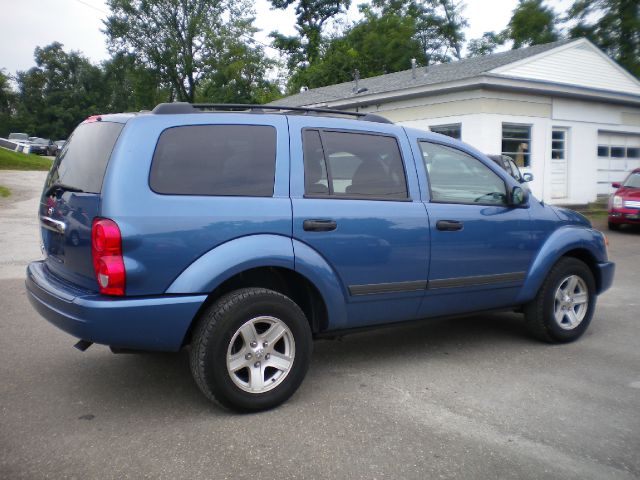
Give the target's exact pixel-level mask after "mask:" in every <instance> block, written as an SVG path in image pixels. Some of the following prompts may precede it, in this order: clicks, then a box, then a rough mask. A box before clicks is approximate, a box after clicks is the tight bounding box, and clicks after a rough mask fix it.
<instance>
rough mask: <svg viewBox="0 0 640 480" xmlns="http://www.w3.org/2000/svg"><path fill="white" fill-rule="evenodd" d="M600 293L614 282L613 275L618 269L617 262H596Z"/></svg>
mask: <svg viewBox="0 0 640 480" xmlns="http://www.w3.org/2000/svg"><path fill="white" fill-rule="evenodd" d="M596 269H597V275H596V276H597V288H598V292H597V293H598V295H599V294H601V293H602V292H604V291H605V290H608V289H609V288H610V287H611V285H612V284H613V275H614V273H615V271H616V264H615V263H613V262H602V263H596Z"/></svg>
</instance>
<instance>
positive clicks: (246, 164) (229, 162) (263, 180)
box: [149, 125, 276, 197]
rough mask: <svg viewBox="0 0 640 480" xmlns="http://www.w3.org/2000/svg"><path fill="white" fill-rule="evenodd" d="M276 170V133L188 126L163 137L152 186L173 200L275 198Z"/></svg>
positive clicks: (244, 127) (153, 167)
mask: <svg viewBox="0 0 640 480" xmlns="http://www.w3.org/2000/svg"><path fill="white" fill-rule="evenodd" d="M275 169H276V129H275V128H274V127H270V126H264V125H261V126H257V125H189V126H184V127H173V128H168V129H167V130H165V131H164V132H162V134H161V135H160V138H159V139H158V144H157V145H156V150H155V152H154V154H153V161H152V163H151V174H150V177H149V184H150V186H151V188H152V190H153V191H154V192H157V193H163V194H172V195H221V196H225V195H226V196H250V197H271V196H273V184H274V179H275Z"/></svg>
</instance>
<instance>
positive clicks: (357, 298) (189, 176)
mask: <svg viewBox="0 0 640 480" xmlns="http://www.w3.org/2000/svg"><path fill="white" fill-rule="evenodd" d="M39 216H40V222H41V227H42V228H41V233H42V243H43V250H44V252H45V256H46V258H45V260H43V261H37V262H33V263H31V264H30V265H29V267H28V269H27V279H26V287H27V291H28V297H29V299H30V301H31V303H32V304H33V306H34V307H35V309H36V310H37V311H38V312H39V313H40V314H41V315H42V316H43V317H45V318H46V319H47V320H49V321H50V322H51V323H53V324H54V325H56V326H58V327H59V328H61V329H62V330H64V331H66V332H68V333H69V334H71V335H73V336H75V337H77V338H78V339H80V341H79V342H78V343H77V344H76V346H77V347H78V348H79V349H81V350H84V349H86V348H88V347H89V346H90V345H91V344H92V343H94V342H95V343H100V344H104V345H108V346H110V347H111V349H112V350H113V351H114V352H123V351H140V350H143V351H178V350H180V349H181V348H183V347H188V349H189V355H190V364H191V371H192V373H193V376H194V378H195V381H196V383H197V384H198V386H199V388H200V389H201V390H202V392H203V393H204V394H205V395H206V396H207V397H208V398H210V399H212V400H213V399H216V400H217V401H219V402H220V403H222V404H223V405H225V406H227V407H230V408H233V409H236V410H241V411H255V410H263V409H267V408H271V407H274V406H276V405H279V404H280V403H282V402H284V401H285V400H286V399H287V398H289V397H290V396H291V395H292V394H293V393H294V392H295V390H296V389H297V388H298V386H299V385H300V383H301V382H302V380H303V377H304V376H305V373H306V371H307V368H308V366H309V362H310V357H311V350H312V339H313V338H314V337H318V336H323V335H325V336H326V335H329V336H331V335H335V334H336V333H337V332H345V331H348V330H352V329H357V328H360V327H371V326H378V325H383V324H389V323H399V322H405V321H410V320H416V319H423V318H430V317H442V316H453V315H461V314H469V313H474V312H480V311H488V310H497V309H498V310H514V311H522V312H523V313H524V318H525V321H526V324H527V325H528V327H529V329H530V330H531V332H532V333H533V334H534V335H535V336H537V337H538V338H540V339H542V340H544V341H547V342H569V341H572V340H575V339H577V338H578V337H580V335H582V334H583V333H584V331H585V330H586V329H587V327H588V325H589V322H590V321H591V319H592V316H593V313H594V309H595V305H596V296H597V295H598V294H600V293H602V292H603V291H604V290H606V289H607V288H609V286H610V285H611V283H612V280H613V274H614V265H613V263H611V262H609V261H608V259H607V251H606V246H605V243H606V240H605V237H604V236H603V234H602V233H600V232H599V231H597V230H594V229H593V228H592V227H591V225H590V223H589V221H588V220H587V219H585V218H584V217H583V216H581V215H579V214H577V213H575V212H573V211H570V210H565V209H561V208H556V207H552V206H549V205H545V204H544V203H543V202H540V201H538V200H536V199H535V198H534V197H532V196H530V195H529V193H528V192H527V191H526V190H524V189H523V188H522V186H521V185H520V184H519V183H518V182H517V181H516V180H515V179H513V178H512V177H511V176H510V175H509V174H508V173H507V172H505V171H504V170H502V169H501V168H500V167H499V166H498V165H496V164H495V163H494V162H493V161H491V160H490V159H489V158H488V157H486V156H485V155H484V154H482V153H480V152H478V151H477V150H475V149H473V148H471V147H470V146H468V145H466V144H464V143H461V142H459V141H456V140H453V139H451V138H448V137H445V136H441V135H438V134H434V133H429V132H425V131H421V130H415V129H411V128H405V127H401V126H398V125H394V124H392V123H390V122H388V121H386V120H385V119H383V118H381V117H377V116H374V115H370V114H369V115H367V114H362V113H348V112H335V111H330V110H322V109H295V108H288V107H267V106H255V107H251V106H233V105H226V106H220V105H195V104H194V105H192V104H188V103H173V104H161V105H159V106H158V107H156V108H155V109H154V110H153V112H146V113H144V112H143V113H136V114H114V115H102V116H95V117H91V118H89V119H87V120H86V121H84V122H83V123H82V124H80V126H79V127H78V128H77V129H76V130H75V132H74V133H73V135H72V136H71V138H70V139H69V141H68V142H67V143H66V144H65V145H64V147H63V148H62V150H61V152H60V154H59V155H58V157H57V159H56V161H55V162H54V164H53V167H52V169H51V171H50V173H49V176H48V177H47V180H46V184H45V186H44V191H43V194H42V200H41V203H40V211H39Z"/></svg>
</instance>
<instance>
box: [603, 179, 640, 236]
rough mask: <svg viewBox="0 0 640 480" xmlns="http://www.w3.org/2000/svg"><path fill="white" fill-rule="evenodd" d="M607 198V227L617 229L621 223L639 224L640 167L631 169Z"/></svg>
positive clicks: (614, 186)
mask: <svg viewBox="0 0 640 480" xmlns="http://www.w3.org/2000/svg"><path fill="white" fill-rule="evenodd" d="M611 186H612V187H613V188H617V190H616V191H615V193H614V194H613V195H611V198H609V229H610V230H618V229H619V228H620V225H622V224H625V223H627V224H636V225H640V168H636V169H635V170H633V171H632V172H631V173H630V174H629V176H628V177H627V178H626V179H625V181H624V182H622V184H620V183H618V182H615V183H612V184H611Z"/></svg>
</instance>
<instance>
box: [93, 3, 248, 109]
mask: <svg viewBox="0 0 640 480" xmlns="http://www.w3.org/2000/svg"><path fill="white" fill-rule="evenodd" d="M107 5H108V6H109V8H110V9H111V15H110V16H109V17H108V18H107V20H106V21H105V22H104V23H105V33H106V34H107V37H108V45H109V48H110V50H111V52H113V53H117V52H121V53H129V54H133V55H135V56H136V59H137V61H138V62H140V63H142V64H143V65H145V66H146V67H148V68H150V69H152V70H153V71H155V72H158V74H159V75H160V77H161V78H162V80H163V81H164V82H165V83H166V84H167V85H169V86H170V88H171V90H172V92H173V93H174V94H175V97H176V98H177V99H178V100H181V101H188V102H193V101H194V100H195V98H196V91H197V89H198V86H199V85H200V83H201V82H202V81H203V80H205V79H206V78H208V77H209V76H211V75H215V74H217V73H218V70H217V69H219V67H220V62H219V59H220V58H221V57H222V56H223V55H224V54H225V49H226V48H227V44H228V43H229V42H237V41H239V40H240V39H243V38H249V39H250V38H251V36H252V35H253V33H254V32H255V29H254V28H253V27H252V26H251V25H252V21H253V18H251V16H250V13H251V10H250V5H251V3H250V2H248V1H246V0H107Z"/></svg>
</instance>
